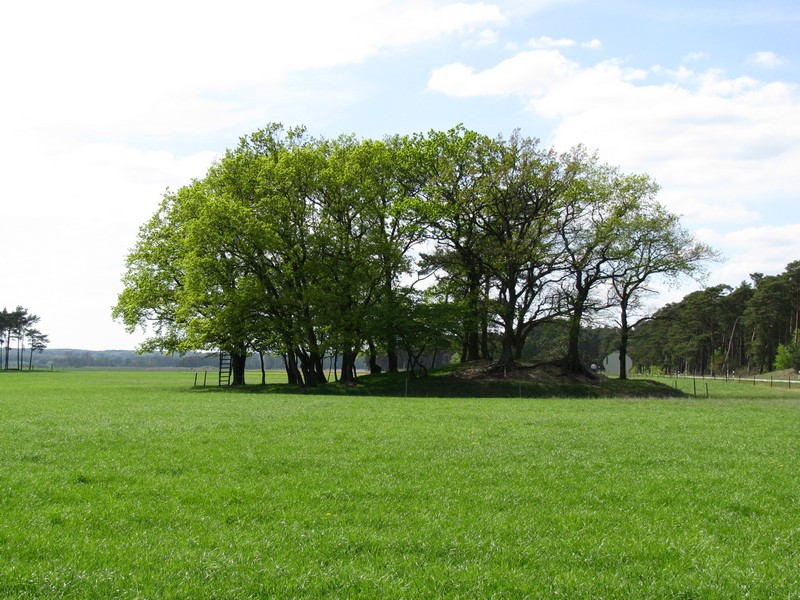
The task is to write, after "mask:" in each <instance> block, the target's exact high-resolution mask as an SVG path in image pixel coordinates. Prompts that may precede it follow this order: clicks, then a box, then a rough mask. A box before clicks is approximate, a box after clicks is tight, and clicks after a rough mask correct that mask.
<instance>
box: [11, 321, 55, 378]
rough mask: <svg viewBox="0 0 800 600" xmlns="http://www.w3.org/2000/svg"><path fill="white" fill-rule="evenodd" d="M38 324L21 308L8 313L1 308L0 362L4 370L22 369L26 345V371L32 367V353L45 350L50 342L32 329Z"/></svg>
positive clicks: (39, 332) (36, 330) (46, 337)
mask: <svg viewBox="0 0 800 600" xmlns="http://www.w3.org/2000/svg"><path fill="white" fill-rule="evenodd" d="M38 322H39V317H37V316H36V315H34V314H31V313H29V312H28V309H27V308H23V307H21V306H17V308H16V309H14V310H13V311H10V312H9V311H8V310H7V309H6V308H3V311H2V312H0V362H2V368H3V369H4V370H10V369H14V370H20V371H21V370H22V369H23V366H24V364H25V351H26V343H27V349H28V350H29V355H28V369H31V368H32V365H33V353H34V352H41V351H43V350H44V349H45V348H47V344H48V343H49V342H50V340H49V338H48V336H47V335H45V334H43V333H42V332H41V331H39V330H38V329H36V328H35V327H34V325H36V324H37V323H38ZM12 354H13V355H14V358H13V360H12V358H11V357H12Z"/></svg>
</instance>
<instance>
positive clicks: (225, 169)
mask: <svg viewBox="0 0 800 600" xmlns="http://www.w3.org/2000/svg"><path fill="white" fill-rule="evenodd" d="M656 189H657V186H655V184H654V183H653V182H652V181H651V180H650V178H649V177H647V176H633V175H631V176H626V175H622V174H620V173H619V172H618V170H617V169H615V168H612V167H609V166H606V165H601V164H599V163H598V160H597V158H596V157H595V156H593V155H591V154H589V153H587V152H586V151H585V150H584V149H583V148H581V147H577V148H575V149H573V150H571V151H569V152H567V153H564V154H558V153H556V152H555V151H553V150H552V149H543V148H541V147H540V145H539V141H538V140H535V139H531V138H524V137H523V136H521V135H520V134H519V133H518V132H514V133H513V134H512V135H511V136H510V137H508V138H503V137H497V138H489V137H487V136H485V135H482V134H479V133H477V132H474V131H470V130H468V129H466V128H464V127H463V126H458V127H455V128H453V129H451V130H449V131H447V132H435V131H432V132H429V133H428V134H426V135H421V134H419V135H414V136H393V137H386V138H384V139H382V140H361V139H358V138H356V137H354V136H348V135H342V136H339V137H338V138H335V139H320V138H313V137H311V136H310V135H309V134H308V133H307V131H306V130H305V129H304V128H295V129H284V128H283V127H282V126H281V125H279V124H270V125H268V126H267V127H265V128H264V129H262V130H259V131H256V132H254V133H252V134H251V135H249V136H245V137H243V138H242V139H241V140H240V142H239V145H238V147H236V148H235V149H232V150H229V151H227V152H226V153H225V156H224V157H223V158H221V159H220V160H219V161H218V162H217V163H216V164H215V165H213V166H212V167H211V168H210V169H209V171H208V173H207V174H206V176H205V177H204V178H203V179H201V180H198V181H193V182H192V183H190V184H188V185H186V186H184V187H182V188H180V189H179V190H178V191H177V192H168V193H167V194H165V196H164V199H163V201H162V204H161V206H160V208H159V210H158V211H157V213H156V214H155V215H154V216H153V217H152V218H151V219H150V220H149V221H148V222H147V223H145V224H144V225H143V226H142V228H141V229H140V232H139V237H138V240H137V244H136V246H135V247H134V248H133V250H132V251H131V253H130V254H129V256H128V259H127V264H126V273H125V275H124V277H123V286H124V287H123V290H122V292H121V293H120V295H119V297H118V301H117V304H116V306H115V307H114V309H113V313H112V314H113V316H114V317H115V318H116V319H118V320H120V321H121V322H122V323H123V324H124V325H125V326H126V327H127V328H128V329H129V330H134V329H136V328H139V327H142V328H147V327H151V328H152V329H151V331H150V333H151V334H152V335H151V337H149V338H148V340H147V341H146V342H145V343H144V344H143V345H142V347H141V350H142V351H152V350H165V351H169V352H187V351H192V350H210V351H213V350H222V351H225V352H228V353H230V354H231V355H232V356H234V357H239V358H241V359H242V360H241V361H240V362H239V363H235V364H239V366H240V368H241V369H240V370H241V372H239V373H238V376H237V374H236V373H235V374H234V380H235V381H238V382H239V383H242V382H243V380H244V372H243V365H244V361H243V358H244V356H245V355H246V354H247V353H249V352H271V353H274V354H279V355H282V356H284V357H285V360H286V366H287V374H288V377H289V381H290V382H292V383H302V384H304V385H318V384H321V383H324V382H325V381H326V374H325V373H324V371H323V369H322V364H323V358H324V357H325V356H337V357H341V359H342V361H343V363H344V364H343V368H342V380H343V381H344V382H348V383H350V382H353V381H354V380H355V370H354V365H355V358H356V356H357V355H358V354H359V353H360V352H363V351H364V349H365V348H369V349H370V351H371V353H372V354H373V356H374V354H375V353H376V352H377V351H378V349H380V351H381V352H384V353H385V354H386V355H387V356H388V357H389V365H390V367H389V370H392V371H394V370H397V362H398V353H399V351H400V349H401V345H402V346H404V350H405V352H406V353H407V355H408V356H410V357H412V360H411V362H412V364H413V363H415V362H418V361H417V360H416V359H413V356H414V354H415V353H418V352H420V351H421V350H420V349H422V348H426V347H427V348H431V347H433V349H434V351H436V350H438V349H440V348H442V349H443V348H444V347H448V349H449V348H450V347H451V346H452V345H453V341H454V338H456V337H460V338H461V348H460V352H459V354H460V355H461V357H462V358H463V359H465V360H474V359H478V358H489V357H490V356H495V355H497V357H498V358H500V359H501V360H502V361H503V362H504V363H505V364H506V365H507V366H511V365H512V363H513V362H514V361H515V360H518V359H520V358H521V356H522V353H523V348H524V344H525V340H526V338H527V337H528V336H529V335H530V334H531V332H532V331H533V330H534V329H535V328H536V327H538V326H541V325H542V324H543V323H546V322H548V321H550V320H553V319H562V318H566V319H568V320H569V321H570V324H571V327H570V330H569V336H568V340H569V357H570V364H571V365H572V366H573V368H574V369H576V370H579V369H580V368H581V361H580V357H579V351H580V346H579V344H578V339H579V337H580V329H581V327H582V325H583V323H584V321H585V320H586V319H585V317H587V316H591V315H593V314H595V313H596V312H597V311H598V310H599V309H600V308H602V307H603V306H605V304H606V303H605V302H604V301H603V300H602V299H601V298H599V296H598V294H597V291H598V289H599V286H600V285H601V284H603V283H604V282H608V281H609V280H611V279H614V278H618V277H622V276H623V275H622V274H621V273H622V272H623V271H621V270H620V264H624V265H625V268H626V269H627V268H628V267H630V266H631V264H634V265H636V264H637V261H639V262H641V258H640V257H638V258H632V257H633V253H629V255H628V256H627V258H625V259H624V260H623V257H622V254H623V251H622V249H621V248H620V241H619V240H622V239H628V238H633V237H635V236H632V235H628V233H630V232H629V231H628V230H627V229H625V228H624V227H623V225H622V223H624V222H628V221H630V222H639V221H646V222H647V223H651V221H652V220H653V219H655V218H656V217H658V218H661V219H662V220H665V221H666V222H669V224H670V226H669V227H665V228H664V231H669V232H673V233H674V231H673V230H674V228H675V227H677V225H676V223H677V218H676V217H674V216H673V215H671V214H670V213H667V212H666V211H665V210H663V208H661V207H660V206H659V205H657V203H655V202H654V200H653V198H652V196H653V195H654V194H655V190H656ZM648 218H649V219H650V221H648V220H647V219H648ZM673 225H674V227H673ZM670 227H672V229H671V228H670ZM640 230H641V231H647V233H648V235H649V238H648V239H653V238H655V239H656V240H657V239H658V233H659V231H660V229H659V228H658V227H650V228H649V229H648V228H647V227H645V226H641V227H639V229H638V230H636V231H640ZM631 231H633V229H631ZM670 239H671V242H670V243H671V244H672V246H671V247H673V246H680V245H681V244H689V243H690V241H691V240H690V238H686V237H685V236H684V237H681V236H679V235H678V236H676V237H675V239H674V240H673V239H672V238H670ZM664 243H665V244H666V242H664ZM626 248H627V247H626ZM684 250H686V252H688V253H691V249H690V248H688V249H684ZM678 253H679V254H680V251H678ZM680 256H681V257H685V254H680ZM612 257H616V259H617V262H616V263H614V262H613V261H612V260H611V258H612ZM690 263H691V261H690V262H689V263H678V262H676V261H673V262H672V263H669V264H667V266H664V265H663V264H662V263H659V265H660V266H658V267H655V266H652V265H651V266H650V268H649V269H650V270H647V269H644V271H642V270H640V271H639V272H638V279H637V280H636V281H637V283H636V284H635V285H636V286H642V285H644V282H645V281H647V279H648V278H649V277H650V276H652V275H654V274H663V275H665V276H673V275H674V276H677V275H678V274H680V273H683V272H684V271H691V270H692V268H694V264H693V263H691V264H690ZM624 272H625V273H629V271H628V270H626V271H624ZM423 279H430V281H431V282H433V280H434V279H435V280H436V284H435V285H434V287H433V289H434V290H435V292H434V293H432V294H430V295H429V297H427V298H426V297H425V295H423V294H419V293H416V292H417V291H419V288H417V289H416V290H412V292H413V293H408V291H407V290H406V289H405V288H408V287H409V286H412V287H413V286H414V285H417V284H418V283H419V282H420V281H421V280H423ZM414 282H416V283H414ZM632 289H633V290H634V291H635V288H632ZM634 291H631V290H630V289H629V293H630V294H633V293H634ZM431 298H435V300H431ZM409 302H411V303H413V305H409ZM398 311H399V312H398ZM376 315H380V318H376ZM454 316H455V317H454ZM456 317H457V320H458V327H457V328H454V327H452V326H451V325H452V322H453V319H454V318H456ZM445 322H446V326H445V325H442V327H440V329H441V330H442V333H443V334H444V335H433V334H432V333H431V332H433V331H434V330H435V327H434V326H433V325H432V323H440V324H442V323H445ZM456 329H457V331H456ZM408 332H413V333H414V335H410V334H409V333H408ZM401 337H402V338H403V339H401ZM495 344H496V345H497V346H498V348H497V350H496V351H495V348H494V347H493V346H494V345H495ZM561 350H562V352H563V348H562V349H561Z"/></svg>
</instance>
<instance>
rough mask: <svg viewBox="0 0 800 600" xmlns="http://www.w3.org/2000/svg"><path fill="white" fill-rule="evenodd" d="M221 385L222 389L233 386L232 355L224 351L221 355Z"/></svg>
mask: <svg viewBox="0 0 800 600" xmlns="http://www.w3.org/2000/svg"><path fill="white" fill-rule="evenodd" d="M219 385H220V387H222V386H225V387H230V385H231V355H230V354H228V353H227V352H222V351H220V353H219Z"/></svg>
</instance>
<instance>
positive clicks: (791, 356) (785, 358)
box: [774, 329, 800, 371]
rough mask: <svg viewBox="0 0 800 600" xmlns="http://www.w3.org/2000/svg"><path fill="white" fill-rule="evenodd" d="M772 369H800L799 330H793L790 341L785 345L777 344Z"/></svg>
mask: <svg viewBox="0 0 800 600" xmlns="http://www.w3.org/2000/svg"><path fill="white" fill-rule="evenodd" d="M774 368H775V370H776V371H783V370H784V369H792V370H793V371H797V370H798V369H800V330H797V329H795V331H794V336H793V338H792V341H790V342H789V343H787V344H778V350H777V352H776V354H775V362H774Z"/></svg>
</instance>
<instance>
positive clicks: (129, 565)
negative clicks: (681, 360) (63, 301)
mask: <svg viewBox="0 0 800 600" xmlns="http://www.w3.org/2000/svg"><path fill="white" fill-rule="evenodd" d="M201 377H202V376H201ZM192 378H193V375H192V374H191V373H187V372H136V371H129V372H113V371H65V372H34V373H24V372H23V373H7V372H6V373H0V597H2V598H112V597H113V598H263V597H303V598H306V597H311V598H314V597H339V598H418V597H430V598H491V597H503V598H525V597H530V598H540V597H547V598H550V597H564V598H601V597H605V598H630V597H635V598H666V597H673V598H740V597H750V598H800V469H798V457H799V456H800V384H798V385H796V386H793V387H792V388H791V389H789V388H788V386H784V387H777V386H773V387H769V385H752V384H746V383H744V382H742V383H734V382H730V383H725V382H718V381H717V382H709V383H710V386H709V398H706V397H705V391H706V389H705V383H706V382H705V381H703V382H702V387H701V388H700V389H702V394H703V395H702V397H698V398H694V397H693V396H692V397H682V398H667V399H665V398H661V399H657V398H653V399H631V398H625V399H618V398H617V399H615V398H581V399H577V398H540V399H530V398H514V397H507V398H423V397H409V398H403V397H378V396H343V395H313V394H310V393H309V394H292V393H287V391H288V390H284V391H281V390H282V388H281V387H280V386H277V385H274V384H273V385H272V386H267V387H266V388H264V389H263V390H262V392H268V393H253V392H254V391H257V386H253V388H252V390H251V391H250V392H246V393H242V392H237V391H229V390H220V389H217V388H212V387H209V388H200V387H197V388H196V387H193V386H192ZM250 380H251V381H258V380H259V376H258V375H255V374H254V375H252V376H251V377H250ZM275 381H277V379H276V380H275ZM666 383H668V384H669V385H678V386H682V389H683V391H689V392H690V393H691V386H692V380H684V381H680V382H677V383H673V382H671V381H667V382H666ZM697 385H698V386H700V385H701V380H698V381H697ZM687 386H689V387H688V388H687Z"/></svg>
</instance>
